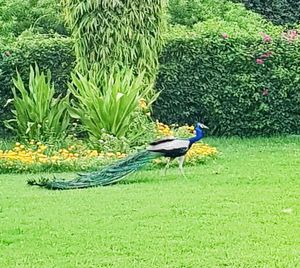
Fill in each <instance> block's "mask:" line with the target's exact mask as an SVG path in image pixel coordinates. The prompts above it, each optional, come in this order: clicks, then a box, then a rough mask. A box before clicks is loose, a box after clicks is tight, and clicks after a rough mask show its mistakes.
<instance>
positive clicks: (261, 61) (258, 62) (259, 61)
mask: <svg viewBox="0 0 300 268" xmlns="http://www.w3.org/2000/svg"><path fill="white" fill-rule="evenodd" d="M256 63H257V64H264V63H265V62H264V60H262V59H256Z"/></svg>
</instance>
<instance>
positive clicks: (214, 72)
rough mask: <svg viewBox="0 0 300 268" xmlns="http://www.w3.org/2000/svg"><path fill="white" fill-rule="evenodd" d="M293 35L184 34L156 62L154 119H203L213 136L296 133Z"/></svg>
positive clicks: (298, 86)
mask: <svg viewBox="0 0 300 268" xmlns="http://www.w3.org/2000/svg"><path fill="white" fill-rule="evenodd" d="M188 35H189V36H190V38H186V36H188ZM296 37H297V36H296V35H294V34H292V33H290V35H289V37H286V38H282V37H276V36H272V37H270V36H268V35H264V36H262V37H260V39H257V38H256V37H250V36H248V37H246V36H245V37H244V38H239V37H236V38H231V37H230V36H229V37H228V36H226V35H223V36H221V35H219V34H213V33H211V34H207V35H206V36H204V35H202V36H201V38H199V37H198V36H197V33H187V32H185V36H184V37H180V35H179V36H178V37H176V38H174V39H173V40H170V41H169V43H168V44H167V45H166V47H165V48H164V51H163V53H162V55H161V58H160V64H161V66H160V72H159V75H158V78H157V83H156V88H157V89H158V90H161V94H160V96H159V98H158V100H157V101H156V103H155V104H154V107H153V109H154V110H153V114H154V117H155V118H157V119H159V120H160V121H162V122H165V123H179V124H184V123H189V124H194V123H195V122H197V121H204V122H205V123H206V124H208V125H209V126H210V128H211V130H210V131H211V134H214V135H241V136H250V135H271V134H276V133H300V83H299V81H300V73H299V66H300V42H299V41H296V40H295V39H296ZM271 38H272V39H271Z"/></svg>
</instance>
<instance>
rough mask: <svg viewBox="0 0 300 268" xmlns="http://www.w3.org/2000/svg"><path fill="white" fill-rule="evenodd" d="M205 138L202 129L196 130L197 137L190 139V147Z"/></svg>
mask: <svg viewBox="0 0 300 268" xmlns="http://www.w3.org/2000/svg"><path fill="white" fill-rule="evenodd" d="M203 137H204V133H203V130H202V129H201V128H196V136H195V137H193V138H190V139H189V141H190V145H192V144H193V143H195V142H196V141H199V140H201V139H202V138H203Z"/></svg>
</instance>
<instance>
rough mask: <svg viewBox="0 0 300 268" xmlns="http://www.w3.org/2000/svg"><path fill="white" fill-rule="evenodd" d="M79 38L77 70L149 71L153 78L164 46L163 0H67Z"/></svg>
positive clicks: (68, 14) (69, 19) (70, 20)
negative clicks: (128, 69)
mask: <svg viewBox="0 0 300 268" xmlns="http://www.w3.org/2000/svg"><path fill="white" fill-rule="evenodd" d="M63 3H64V7H65V14H66V20H67V22H68V24H69V26H70V28H71V29H72V35H73V37H74V39H75V52H76V57H77V62H78V65H77V69H78V70H79V71H80V72H81V73H83V72H86V71H88V70H91V69H94V68H95V69H96V70H97V72H103V71H109V69H110V68H111V67H112V66H115V65H118V66H119V67H121V68H123V67H129V68H132V67H135V68H136V71H137V72H138V73H139V72H142V71H145V70H146V74H147V75H148V76H150V77H152V79H153V78H154V75H155V73H156V70H157V62H158V52H159V50H160V48H161V41H162V40H161V27H162V26H161V25H162V19H161V13H162V0H143V1H140V0H124V1H115V0H113V1H112V0H102V1H83V0H80V1H78V0H63Z"/></svg>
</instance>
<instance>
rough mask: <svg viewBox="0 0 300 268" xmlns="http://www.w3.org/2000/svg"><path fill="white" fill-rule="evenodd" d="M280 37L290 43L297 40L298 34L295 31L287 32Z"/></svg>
mask: <svg viewBox="0 0 300 268" xmlns="http://www.w3.org/2000/svg"><path fill="white" fill-rule="evenodd" d="M282 37H283V38H284V39H286V40H287V41H288V42H290V43H291V42H293V41H295V40H296V39H297V38H298V32H297V31H296V30H288V31H287V33H283V34H282Z"/></svg>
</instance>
